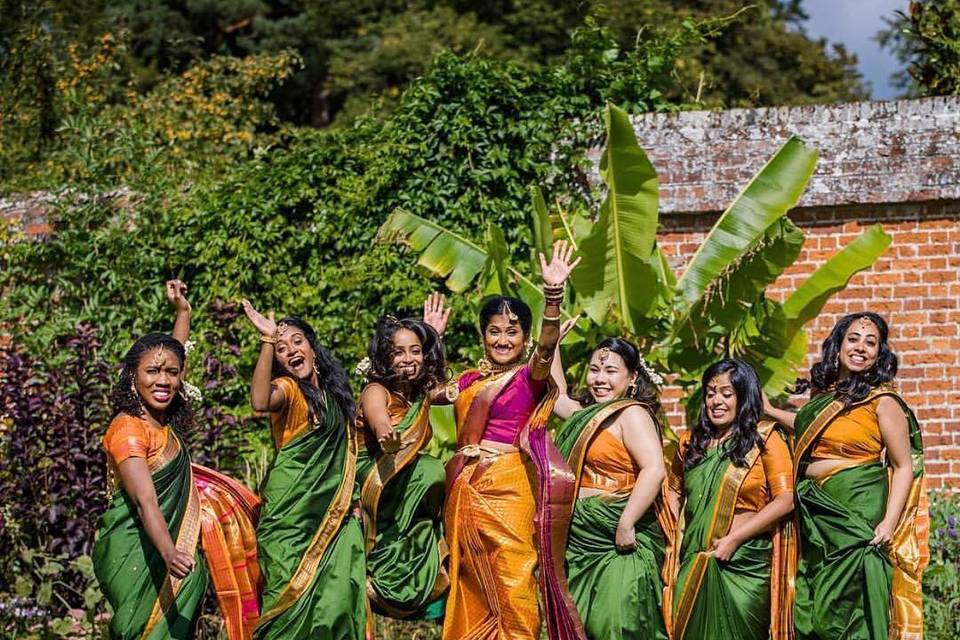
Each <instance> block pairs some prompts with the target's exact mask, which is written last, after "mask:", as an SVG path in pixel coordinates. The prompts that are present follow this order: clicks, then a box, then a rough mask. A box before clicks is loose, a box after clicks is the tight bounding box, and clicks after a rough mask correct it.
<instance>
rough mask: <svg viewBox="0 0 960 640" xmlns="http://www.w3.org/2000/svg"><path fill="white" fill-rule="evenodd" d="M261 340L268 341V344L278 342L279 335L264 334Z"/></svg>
mask: <svg viewBox="0 0 960 640" xmlns="http://www.w3.org/2000/svg"><path fill="white" fill-rule="evenodd" d="M260 342H264V343H266V344H277V337H276V336H263V335H262V336H260Z"/></svg>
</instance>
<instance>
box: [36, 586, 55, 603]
mask: <svg viewBox="0 0 960 640" xmlns="http://www.w3.org/2000/svg"><path fill="white" fill-rule="evenodd" d="M52 598H53V583H52V582H50V581H49V580H44V581H43V582H41V583H40V588H39V589H37V604H40V605H47V604H50V600H51V599H52Z"/></svg>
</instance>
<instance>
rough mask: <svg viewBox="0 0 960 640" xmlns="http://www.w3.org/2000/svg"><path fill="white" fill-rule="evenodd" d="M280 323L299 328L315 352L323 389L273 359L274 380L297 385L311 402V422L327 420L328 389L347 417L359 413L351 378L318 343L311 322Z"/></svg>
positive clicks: (288, 320) (294, 318) (295, 319)
mask: <svg viewBox="0 0 960 640" xmlns="http://www.w3.org/2000/svg"><path fill="white" fill-rule="evenodd" d="M277 324H278V325H280V324H288V325H291V326H293V327H295V328H297V329H298V330H299V331H300V332H301V333H303V336H304V337H305V338H306V339H307V342H308V343H309V344H310V348H311V349H313V362H314V367H316V370H317V381H318V382H319V383H320V386H319V387H317V386H314V384H313V383H312V382H310V379H309V378H307V379H305V380H301V379H299V378H296V377H294V376H292V375H290V373H289V372H288V371H287V370H286V369H284V368H283V365H281V364H280V362H279V361H278V360H277V358H276V356H274V358H273V372H272V376H273V377H274V378H280V377H284V376H285V377H287V378H290V379H291V380H293V381H294V382H296V383H297V386H298V387H299V388H300V391H301V392H302V393H303V396H304V397H305V398H306V399H307V410H308V412H309V414H310V421H311V422H322V421H323V417H324V402H323V390H324V389H326V390H327V391H329V392H330V395H332V396H333V401H334V403H336V405H337V408H338V409H339V410H340V412H341V413H342V414H343V416H344V418H346V417H349V416H353V414H354V412H355V411H356V404H355V402H354V400H353V390H352V389H351V388H350V379H349V378H348V377H347V372H346V370H344V368H343V365H341V364H340V362H339V361H338V360H337V359H336V358H335V357H333V354H332V353H331V352H330V351H329V350H328V349H327V348H326V347H322V346H320V343H319V342H318V341H317V332H316V331H314V330H313V327H311V326H310V324H309V323H308V322H306V321H305V320H303V319H302V318H298V317H297V316H287V317H286V318H283V319H281V320H279V321H277Z"/></svg>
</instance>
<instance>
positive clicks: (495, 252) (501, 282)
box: [483, 222, 514, 296]
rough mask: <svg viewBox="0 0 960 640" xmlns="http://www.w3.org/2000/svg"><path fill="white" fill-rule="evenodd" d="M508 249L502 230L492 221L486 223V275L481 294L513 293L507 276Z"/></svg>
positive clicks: (510, 294)
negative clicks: (487, 258)
mask: <svg viewBox="0 0 960 640" xmlns="http://www.w3.org/2000/svg"><path fill="white" fill-rule="evenodd" d="M508 252H509V249H507V239H506V238H505V237H504V235H503V231H502V230H501V229H500V227H498V226H497V225H495V224H493V223H492V222H491V223H490V224H488V225H487V256H488V257H489V260H488V261H487V267H486V269H485V272H486V276H485V279H484V282H483V294H484V295H495V294H498V293H499V294H503V295H505V296H512V295H514V290H513V284H512V283H511V282H510V279H509V278H508V277H507V267H508V266H509V257H508Z"/></svg>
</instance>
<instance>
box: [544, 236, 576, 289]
mask: <svg viewBox="0 0 960 640" xmlns="http://www.w3.org/2000/svg"><path fill="white" fill-rule="evenodd" d="M573 251H574V250H573V245H572V244H570V243H569V242H567V241H566V240H557V241H556V242H555V243H554V244H553V258H552V259H551V260H550V263H549V264H547V260H546V258H545V257H544V255H543V254H542V253H541V254H540V273H542V274H543V283H544V284H545V285H547V286H554V287H555V286H557V285H561V284H564V283H565V282H566V281H567V278H569V277H570V272H571V271H573V269H574V267H576V266H577V265H578V264H580V260H581V259H582V256H581V257H580V258H577V259H576V260H574V261H573V262H571V261H570V259H571V258H572V257H573Z"/></svg>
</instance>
